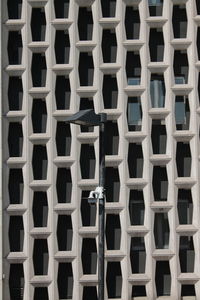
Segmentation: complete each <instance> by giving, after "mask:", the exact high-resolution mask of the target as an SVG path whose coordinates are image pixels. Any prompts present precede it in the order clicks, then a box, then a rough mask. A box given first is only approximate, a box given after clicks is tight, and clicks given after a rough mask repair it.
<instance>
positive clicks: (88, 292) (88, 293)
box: [83, 286, 97, 300]
mask: <svg viewBox="0 0 200 300" xmlns="http://www.w3.org/2000/svg"><path fill="white" fill-rule="evenodd" d="M88 299H92V300H97V288H96V286H84V287H83V300H88Z"/></svg>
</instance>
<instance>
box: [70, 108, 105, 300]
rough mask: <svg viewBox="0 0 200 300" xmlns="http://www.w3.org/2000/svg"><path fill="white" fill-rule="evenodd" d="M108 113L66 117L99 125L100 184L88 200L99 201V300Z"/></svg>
mask: <svg viewBox="0 0 200 300" xmlns="http://www.w3.org/2000/svg"><path fill="white" fill-rule="evenodd" d="M106 121H107V115H106V114H105V113H100V114H96V113H95V112H94V110H93V109H87V110H81V111H79V112H77V113H76V114H74V115H72V116H71V117H68V118H67V119H66V122H67V123H74V124H76V125H83V126H87V127H90V126H99V186H98V187H97V188H96V189H95V191H91V192H90V195H89V198H88V201H90V202H91V203H96V202H97V200H98V203H99V240H98V244H99V245H98V248H99V253H98V300H104V240H105V237H104V235H105V233H104V223H105V194H104V186H105V144H104V129H105V122H106Z"/></svg>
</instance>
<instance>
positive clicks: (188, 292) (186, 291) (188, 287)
mask: <svg viewBox="0 0 200 300" xmlns="http://www.w3.org/2000/svg"><path fill="white" fill-rule="evenodd" d="M197 1H198V0H197ZM181 296H182V297H184V296H196V293H195V287H194V284H182V285H181Z"/></svg>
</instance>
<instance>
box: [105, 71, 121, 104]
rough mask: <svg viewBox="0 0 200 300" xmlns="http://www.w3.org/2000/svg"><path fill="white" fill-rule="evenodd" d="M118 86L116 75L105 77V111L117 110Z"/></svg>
mask: <svg viewBox="0 0 200 300" xmlns="http://www.w3.org/2000/svg"><path fill="white" fill-rule="evenodd" d="M117 99H118V85H117V79H116V76H115V75H104V77H103V102H104V108H105V109H110V108H111V109H112V108H117Z"/></svg>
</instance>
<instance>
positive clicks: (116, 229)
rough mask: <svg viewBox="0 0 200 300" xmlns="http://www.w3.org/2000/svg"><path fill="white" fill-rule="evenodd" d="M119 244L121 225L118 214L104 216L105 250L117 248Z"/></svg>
mask: <svg viewBox="0 0 200 300" xmlns="http://www.w3.org/2000/svg"><path fill="white" fill-rule="evenodd" d="M120 244H121V225H120V218H119V215H115V214H112V215H111V214H107V216H106V245H107V250H119V249H120Z"/></svg>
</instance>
